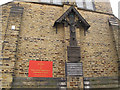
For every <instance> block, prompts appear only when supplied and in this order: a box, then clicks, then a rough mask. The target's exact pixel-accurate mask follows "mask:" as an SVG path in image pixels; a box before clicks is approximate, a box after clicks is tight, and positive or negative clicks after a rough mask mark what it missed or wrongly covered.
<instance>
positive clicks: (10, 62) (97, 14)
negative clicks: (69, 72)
mask: <svg viewBox="0 0 120 90" xmlns="http://www.w3.org/2000/svg"><path fill="white" fill-rule="evenodd" d="M94 4H95V7H96V11H91V10H85V9H79V8H77V7H76V6H74V7H75V8H76V10H77V11H78V12H79V13H80V14H81V16H82V17H83V18H84V19H85V20H86V21H87V22H88V23H89V25H90V28H89V29H88V31H87V32H84V27H83V26H81V28H76V39H77V44H78V46H79V47H80V53H81V60H80V62H82V63H83V76H76V77H74V76H67V77H66V74H65V63H66V62H68V57H67V46H69V42H70V31H69V27H64V26H63V25H62V24H60V25H58V27H57V33H56V28H55V27H53V25H54V22H55V21H56V20H57V19H58V18H59V17H60V16H61V15H63V14H64V13H65V12H66V11H67V10H68V9H69V8H70V7H71V5H67V4H64V5H61V6H60V5H52V4H50V5H49V4H43V3H34V2H19V1H15V2H10V3H8V4H5V5H2V6H0V7H2V21H1V22H2V33H1V34H2V51H1V52H2V54H1V55H2V56H1V60H2V63H0V68H2V70H1V71H0V73H2V88H14V87H15V88H16V86H13V84H14V78H21V80H23V82H22V83H23V86H22V87H23V88H31V86H32V84H33V86H32V88H41V87H40V86H39V87H38V86H37V85H36V83H38V85H39V84H41V82H40V81H37V82H36V81H35V80H34V78H33V79H32V80H33V83H32V82H29V83H28V82H25V80H24V79H23V78H25V79H27V80H28V79H31V78H29V77H28V68H29V60H39V61H53V78H66V79H67V81H66V83H67V88H84V84H83V83H84V78H85V77H118V61H119V56H120V55H119V54H120V49H119V48H120V47H119V37H118V35H119V33H118V32H119V30H120V27H117V29H116V28H115V27H113V26H112V25H110V23H109V20H110V19H111V18H115V17H114V16H113V15H112V11H111V7H110V4H109V3H108V2H107V3H103V2H102V3H100V2H95V3H94ZM108 7H109V8H108ZM12 10H13V11H12ZM14 11H16V12H14ZM1 22H0V24H1ZM13 26H15V30H13V29H11V28H12V27H13ZM118 26H119V23H118ZM115 30H118V31H115ZM116 43H117V44H116ZM18 81H19V80H18ZM18 81H17V82H16V83H18ZM27 85H28V86H29V87H28V86H27ZM17 88H20V86H18V87H17Z"/></svg>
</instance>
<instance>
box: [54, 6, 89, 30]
mask: <svg viewBox="0 0 120 90" xmlns="http://www.w3.org/2000/svg"><path fill="white" fill-rule="evenodd" d="M71 12H74V13H75V14H76V15H77V16H78V21H77V22H76V27H79V25H82V26H83V27H84V29H85V31H86V30H88V28H89V27H90V25H89V24H88V22H87V21H86V20H85V19H84V18H83V17H82V16H81V15H80V13H79V12H78V11H77V10H76V9H75V7H74V6H71V7H70V8H69V9H68V10H67V11H66V12H65V13H64V14H63V15H62V16H61V17H60V18H59V19H57V20H56V21H55V23H54V27H55V26H57V25H58V24H61V23H63V24H68V25H69V22H68V21H67V20H66V17H67V16H68V15H69V14H70V13H71Z"/></svg>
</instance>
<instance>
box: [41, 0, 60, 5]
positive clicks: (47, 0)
mask: <svg viewBox="0 0 120 90" xmlns="http://www.w3.org/2000/svg"><path fill="white" fill-rule="evenodd" d="M41 2H44V3H51V4H58V5H62V0H41Z"/></svg>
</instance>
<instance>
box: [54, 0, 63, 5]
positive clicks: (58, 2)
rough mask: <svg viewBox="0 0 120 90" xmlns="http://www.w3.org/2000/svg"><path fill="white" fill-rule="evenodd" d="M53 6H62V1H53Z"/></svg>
mask: <svg viewBox="0 0 120 90" xmlns="http://www.w3.org/2000/svg"><path fill="white" fill-rule="evenodd" d="M53 4H59V5H62V0H53Z"/></svg>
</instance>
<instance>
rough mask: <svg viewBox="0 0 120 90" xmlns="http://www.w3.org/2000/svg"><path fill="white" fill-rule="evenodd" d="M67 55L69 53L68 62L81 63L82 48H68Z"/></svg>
mask: <svg viewBox="0 0 120 90" xmlns="http://www.w3.org/2000/svg"><path fill="white" fill-rule="evenodd" d="M67 53H68V60H69V61H70V62H78V61H80V58H81V57H80V47H76V46H74V47H73V46H68V47H67Z"/></svg>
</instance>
